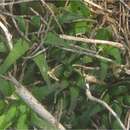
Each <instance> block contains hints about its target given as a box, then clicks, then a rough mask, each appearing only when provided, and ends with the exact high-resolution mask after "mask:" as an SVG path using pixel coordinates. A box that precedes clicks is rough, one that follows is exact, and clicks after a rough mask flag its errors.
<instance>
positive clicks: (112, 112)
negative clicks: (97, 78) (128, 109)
mask: <svg viewBox="0 0 130 130" xmlns="http://www.w3.org/2000/svg"><path fill="white" fill-rule="evenodd" d="M86 96H87V97H88V98H89V99H90V100H91V101H94V102H97V103H99V104H101V105H102V106H104V107H105V108H106V109H107V110H108V111H109V112H110V113H111V114H112V115H113V116H114V117H115V118H116V120H117V121H118V123H119V124H120V126H121V128H122V129H123V130H127V129H126V128H125V126H124V124H123V123H122V121H121V120H120V118H119V117H118V115H117V114H116V113H115V112H114V111H113V110H112V108H111V107H110V106H109V105H108V104H107V103H106V102H104V101H102V100H100V99H98V98H96V97H94V96H92V94H91V92H90V89H89V84H88V83H86Z"/></svg>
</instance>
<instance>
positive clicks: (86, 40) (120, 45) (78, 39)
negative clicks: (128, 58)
mask: <svg viewBox="0 0 130 130" xmlns="http://www.w3.org/2000/svg"><path fill="white" fill-rule="evenodd" d="M60 38H62V39H65V40H72V41H79V42H84V43H91V44H102V45H109V46H113V47H117V48H120V49H124V46H123V45H122V44H121V43H118V42H113V41H106V40H96V39H89V38H82V37H75V36H69V35H60Z"/></svg>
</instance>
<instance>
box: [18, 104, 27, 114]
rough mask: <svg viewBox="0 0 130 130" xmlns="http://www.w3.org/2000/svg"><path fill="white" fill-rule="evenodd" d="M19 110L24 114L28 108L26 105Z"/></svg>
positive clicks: (22, 105)
mask: <svg viewBox="0 0 130 130" xmlns="http://www.w3.org/2000/svg"><path fill="white" fill-rule="evenodd" d="M18 109H19V111H20V112H21V113H22V114H23V113H25V112H26V111H27V106H26V105H25V104H20V106H19V107H18Z"/></svg>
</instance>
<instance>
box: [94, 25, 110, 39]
mask: <svg viewBox="0 0 130 130" xmlns="http://www.w3.org/2000/svg"><path fill="white" fill-rule="evenodd" d="M111 38H112V34H111V32H110V31H109V29H108V28H101V29H99V30H98V31H97V34H96V39H99V40H110V39H111Z"/></svg>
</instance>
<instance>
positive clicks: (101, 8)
mask: <svg viewBox="0 0 130 130" xmlns="http://www.w3.org/2000/svg"><path fill="white" fill-rule="evenodd" d="M84 3H85V4H86V3H88V4H89V5H91V6H93V7H96V8H97V9H100V10H102V11H105V12H108V13H112V11H111V10H108V9H107V10H106V9H104V8H103V7H101V6H100V5H97V4H95V3H94V2H92V1H91V0H84Z"/></svg>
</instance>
